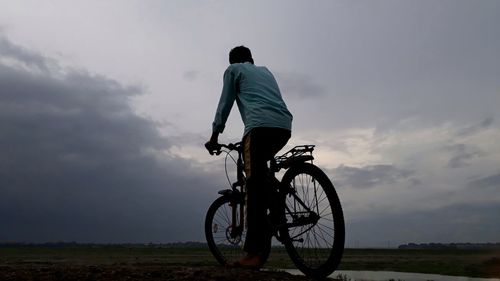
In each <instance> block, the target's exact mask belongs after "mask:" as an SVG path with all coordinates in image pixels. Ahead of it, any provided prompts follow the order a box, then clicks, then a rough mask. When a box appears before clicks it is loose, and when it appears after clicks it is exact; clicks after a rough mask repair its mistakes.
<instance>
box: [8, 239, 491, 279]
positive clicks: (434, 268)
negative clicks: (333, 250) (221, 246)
mask: <svg viewBox="0 0 500 281" xmlns="http://www.w3.org/2000/svg"><path fill="white" fill-rule="evenodd" d="M47 264H48V265H50V264H79V265H81V264H88V265H95V264H121V265H134V266H137V265H141V264H143V265H186V266H201V265H216V262H215V260H214V259H213V257H212V256H211V254H210V252H209V251H208V249H207V248H202V247H199V248H176V247H175V248H155V247H124V246H98V247H88V246H66V247H62V248H49V247H15V248H0V266H1V265H9V266H16V265H20V266H25V265H47ZM266 266H267V267H269V268H274V269H277V268H294V265H293V264H292V263H291V261H290V259H289V257H288V255H287V254H286V251H285V250H284V249H283V248H274V249H273V252H272V253H271V256H270V258H269V262H268V263H267V265H266ZM339 269H341V270H373V271H400V272H415V273H432V274H443V275H454V276H469V277H497V278H498V277H500V251H486V250H396V249H347V250H346V251H345V253H344V257H343V259H342V263H341V265H340V268H339Z"/></svg>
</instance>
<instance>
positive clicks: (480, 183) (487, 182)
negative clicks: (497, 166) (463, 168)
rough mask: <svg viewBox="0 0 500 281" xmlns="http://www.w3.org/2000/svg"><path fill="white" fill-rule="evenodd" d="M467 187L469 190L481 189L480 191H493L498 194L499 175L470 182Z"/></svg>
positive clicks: (499, 190)
mask: <svg viewBox="0 0 500 281" xmlns="http://www.w3.org/2000/svg"><path fill="white" fill-rule="evenodd" d="M467 187H468V188H470V189H475V188H482V189H489V188H491V189H493V190H496V191H498V192H500V173H498V174H494V175H491V176H487V177H483V178H479V179H475V180H471V181H470V182H469V183H468V184H467Z"/></svg>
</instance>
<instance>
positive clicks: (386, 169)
mask: <svg viewBox="0 0 500 281" xmlns="http://www.w3.org/2000/svg"><path fill="white" fill-rule="evenodd" d="M333 174H334V175H335V177H336V182H338V184H339V185H342V186H344V185H345V186H350V187H353V188H370V187H374V186H377V185H383V184H391V183H395V182H400V181H402V180H409V181H410V183H412V184H418V183H419V181H418V180H417V179H413V178H410V177H411V175H412V174H413V172H412V171H408V170H404V169H399V168H397V167H395V166H393V165H371V166H364V167H361V168H357V167H349V166H345V165H340V166H339V167H337V168H335V169H334V170H333Z"/></svg>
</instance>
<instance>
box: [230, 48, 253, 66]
mask: <svg viewBox="0 0 500 281" xmlns="http://www.w3.org/2000/svg"><path fill="white" fill-rule="evenodd" d="M243 62H249V63H252V64H253V58H252V53H251V52H250V49H248V48H247V47H245V46H238V47H235V48H233V49H232V50H231V52H229V63H230V64H233V63H243Z"/></svg>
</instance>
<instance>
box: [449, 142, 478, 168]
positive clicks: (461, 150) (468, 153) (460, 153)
mask: <svg viewBox="0 0 500 281" xmlns="http://www.w3.org/2000/svg"><path fill="white" fill-rule="evenodd" d="M446 149H447V150H449V151H451V152H452V153H453V156H452V157H451V159H450V161H449V162H448V167H449V168H460V167H464V166H468V165H469V163H468V160H471V159H473V158H476V157H480V156H481V155H482V153H481V152H480V151H478V150H473V149H472V148H469V147H467V146H466V145H465V144H455V145H450V146H447V147H446Z"/></svg>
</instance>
